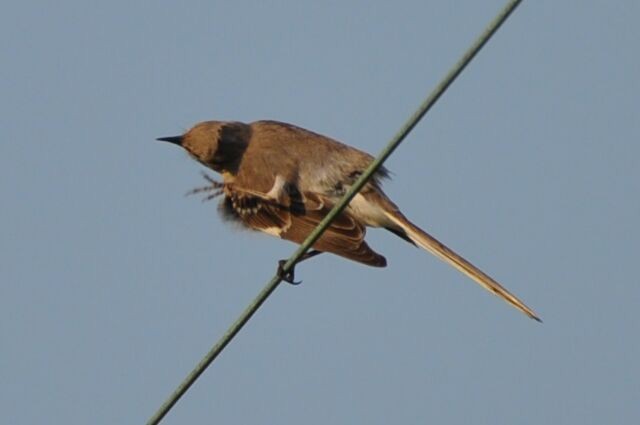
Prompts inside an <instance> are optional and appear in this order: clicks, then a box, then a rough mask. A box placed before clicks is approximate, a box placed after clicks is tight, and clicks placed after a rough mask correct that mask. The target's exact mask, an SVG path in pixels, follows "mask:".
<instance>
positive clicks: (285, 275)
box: [278, 249, 322, 285]
mask: <svg viewBox="0 0 640 425" xmlns="http://www.w3.org/2000/svg"><path fill="white" fill-rule="evenodd" d="M318 254H322V251H317V250H315V249H314V250H313V251H309V252H307V253H306V254H304V255H303V256H302V257H300V259H299V260H298V262H297V263H296V264H294V265H293V266H291V269H290V270H289V271H287V272H285V271H284V265H285V264H286V263H287V260H280V261H278V276H279V277H280V278H281V279H282V280H284V281H285V282H287V283H289V284H291V285H300V284H301V283H302V281H301V280H300V281H298V282H296V281H295V280H294V279H295V267H296V265H297V264H300V263H301V262H303V261H304V260H308V259H309V258H312V257H315V256H316V255H318Z"/></svg>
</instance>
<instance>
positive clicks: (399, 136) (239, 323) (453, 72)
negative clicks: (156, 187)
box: [147, 0, 522, 425]
mask: <svg viewBox="0 0 640 425" xmlns="http://www.w3.org/2000/svg"><path fill="white" fill-rule="evenodd" d="M521 2H522V0H511V1H509V2H508V3H507V5H506V6H504V8H503V9H502V10H501V11H500V12H499V13H498V15H497V16H496V17H495V18H494V19H493V20H492V21H491V22H490V23H489V25H488V26H487V28H486V29H485V30H484V31H483V32H482V34H480V36H479V37H478V38H477V39H476V40H475V41H474V43H473V44H472V45H471V46H470V47H469V49H468V50H467V51H466V52H465V53H464V54H463V55H462V57H461V58H460V59H459V60H458V62H456V64H455V65H454V66H453V67H452V68H451V69H450V70H449V72H448V73H447V74H446V75H445V76H444V78H443V79H442V80H441V81H440V83H438V85H437V86H436V87H435V88H434V89H433V91H432V92H431V93H430V94H429V96H428V97H427V98H426V99H425V100H424V102H423V103H422V104H421V105H420V106H419V107H418V109H417V110H416V112H414V114H413V115H412V116H411V117H409V119H408V120H407V121H406V123H405V124H404V125H403V126H402V127H401V128H400V130H398V132H397V133H396V135H395V136H394V137H393V139H391V141H390V142H389V143H388V144H387V146H386V147H385V148H384V149H383V150H382V151H381V152H380V154H379V155H378V157H377V158H376V159H375V160H374V161H373V162H372V163H371V164H370V165H369V167H367V169H366V170H365V172H364V173H362V175H361V176H360V178H358V180H356V182H355V183H354V184H353V186H351V188H350V189H349V190H348V191H347V193H346V194H345V195H344V196H343V197H342V199H340V201H339V202H338V203H337V204H336V205H335V206H334V207H333V209H332V210H331V211H330V212H329V214H327V216H326V217H325V218H324V219H323V220H322V221H321V222H320V224H318V226H317V227H316V228H315V229H314V230H313V232H311V234H310V235H309V237H307V239H306V240H305V241H304V242H303V243H302V244H301V245H300V247H299V248H298V249H297V250H296V251H295V252H294V253H293V254H292V255H291V257H289V259H288V260H287V262H286V263H285V264H284V265H283V267H282V272H283V273H286V272H288V271H290V270H291V269H292V268H293V266H295V264H296V262H298V260H300V258H301V257H302V256H303V255H304V254H305V253H306V252H307V251H308V250H309V249H310V248H311V246H312V245H313V244H314V243H315V242H316V241H317V240H318V239H319V238H320V236H321V235H322V233H323V232H324V231H325V230H326V229H327V227H329V225H330V224H331V222H332V221H333V220H334V219H335V218H336V216H338V214H340V213H341V212H342V210H344V209H345V208H346V206H347V204H349V202H350V201H351V199H352V198H353V197H354V196H355V195H356V194H357V193H358V192H359V191H360V189H362V188H363V187H364V185H365V184H366V183H367V181H368V180H369V179H370V178H371V176H372V175H373V174H374V173H375V172H376V170H378V169H379V168H380V167H381V166H382V164H383V163H384V161H385V160H386V159H387V158H388V157H389V156H390V155H391V154H392V153H393V151H394V150H395V149H396V148H397V147H398V146H399V145H400V143H402V141H403V140H404V139H405V137H407V135H408V134H409V133H410V132H411V130H412V129H413V128H414V127H415V126H416V125H417V124H418V122H419V121H420V120H421V119H422V117H424V115H425V114H426V113H427V112H428V111H429V110H430V109H431V107H432V106H433V105H434V104H435V103H436V101H437V100H438V99H439V98H440V96H442V94H443V93H444V92H445V91H446V90H447V88H448V87H449V86H450V85H451V83H453V81H454V80H455V79H456V78H457V77H458V75H460V73H461V72H462V71H463V70H464V69H465V67H466V66H467V65H468V64H469V62H471V60H472V59H473V58H474V57H475V56H476V54H477V53H478V52H479V51H480V49H482V47H483V46H484V45H485V44H486V43H487V41H489V39H490V38H491V36H493V34H494V33H495V32H496V31H497V30H498V28H500V26H501V25H502V24H503V23H504V21H506V19H507V18H508V17H509V15H511V12H513V11H514V10H515V8H516V7H518V5H519V4H520V3H521ZM281 281H282V277H281V276H280V275H278V274H276V275H274V276H273V277H272V278H271V280H270V281H269V282H268V283H267V284H266V285H265V287H264V288H263V289H262V291H260V293H259V294H258V295H257V296H256V298H255V299H254V300H253V301H252V302H251V304H249V305H248V306H247V308H246V309H245V310H244V311H243V312H242V314H241V315H240V316H239V317H238V319H237V320H236V321H235V322H234V323H233V324H232V325H231V326H230V327H229V329H227V331H226V332H225V333H224V335H222V337H221V338H220V339H219V340H218V342H216V344H215V345H214V346H213V347H212V348H211V350H210V351H209V352H208V353H207V354H206V355H205V356H204V357H203V358H202V360H200V362H199V363H198V364H197V365H196V367H195V368H194V369H193V370H192V371H191V373H189V375H187V377H186V378H185V379H184V381H182V382H181V383H180V385H178V387H177V388H176V389H175V391H174V392H173V393H172V394H171V395H170V396H169V398H167V400H166V401H165V402H164V403H163V404H162V406H160V408H159V409H158V410H157V411H156V412H155V413H154V415H153V416H152V417H151V418H150V419H149V421H148V422H147V425H155V424H158V423H160V421H161V420H162V418H164V416H165V415H166V414H167V413H168V412H169V411H170V410H171V408H172V407H173V406H174V405H175V404H176V403H177V402H178V400H179V399H180V398H181V397H182V396H183V395H184V394H185V393H186V392H187V391H188V390H189V388H190V387H191V385H193V383H194V382H195V381H196V380H197V379H198V377H199V376H200V375H201V374H202V373H203V372H204V371H205V370H206V369H207V367H209V365H210V364H211V363H212V362H213V361H214V360H215V359H216V358H217V357H218V355H219V354H220V353H221V352H222V350H224V348H225V347H226V346H227V345H228V344H229V343H230V342H231V340H232V339H233V338H234V337H235V336H236V334H237V333H238V332H239V331H240V329H242V327H243V326H244V325H245V324H246V323H247V322H248V321H249V319H251V317H252V316H253V314H254V313H255V312H256V311H257V310H258V309H259V308H260V306H261V305H262V304H263V303H264V302H265V301H266V299H267V298H268V297H269V295H271V293H272V292H273V291H274V290H275V289H276V288H277V287H278V285H279V284H280V282H281Z"/></svg>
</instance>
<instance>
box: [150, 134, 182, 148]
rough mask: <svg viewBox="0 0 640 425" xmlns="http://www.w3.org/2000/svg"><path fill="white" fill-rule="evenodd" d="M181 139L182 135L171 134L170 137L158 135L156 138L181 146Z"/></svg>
mask: <svg viewBox="0 0 640 425" xmlns="http://www.w3.org/2000/svg"><path fill="white" fill-rule="evenodd" d="M182 139H183V136H171V137H158V138H157V139H156V140H159V141H161V142H169V143H173V144H174V145H178V146H182Z"/></svg>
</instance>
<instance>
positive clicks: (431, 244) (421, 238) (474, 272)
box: [386, 211, 542, 322]
mask: <svg viewBox="0 0 640 425" xmlns="http://www.w3.org/2000/svg"><path fill="white" fill-rule="evenodd" d="M386 215H387V217H388V218H389V219H390V220H391V221H392V222H393V223H394V224H395V225H397V226H398V227H399V229H401V230H402V232H404V233H405V235H406V237H407V238H408V239H410V240H411V241H413V242H414V243H415V244H416V245H418V246H419V247H421V248H423V249H425V250H426V251H429V252H430V253H432V254H433V255H435V256H436V257H438V258H440V259H441V260H443V261H444V262H446V263H448V264H450V265H452V266H453V267H455V268H456V269H458V270H460V271H461V272H462V273H464V274H465V275H467V276H469V277H470V278H471V279H473V280H474V281H476V282H477V283H478V284H480V285H481V286H483V287H484V288H485V289H487V290H488V291H490V292H493V293H494V294H495V295H497V296H499V297H500V298H502V299H503V300H505V301H506V302H507V303H509V304H511V305H512V306H514V307H515V308H517V309H518V310H520V311H522V312H523V313H524V314H526V315H527V316H529V317H530V318H532V319H534V320H537V321H538V322H542V320H540V318H539V317H538V316H537V315H536V314H535V313H534V312H533V310H531V309H530V308H529V307H527V306H526V305H525V304H524V303H523V302H522V301H520V300H519V299H518V298H517V297H516V296H515V295H513V294H512V293H510V292H509V291H507V290H506V289H505V288H504V287H503V286H502V285H500V284H499V283H498V282H496V281H495V280H493V279H492V278H491V277H490V276H488V275H487V274H485V273H484V272H483V271H482V270H480V269H479V268H477V267H476V266H474V265H473V264H471V263H470V262H468V261H467V260H465V259H464V258H462V257H461V256H460V255H458V254H456V253H455V252H454V251H452V250H451V249H449V248H448V247H447V246H446V245H444V244H443V243H442V242H440V241H438V240H437V239H436V238H434V237H433V236H431V235H429V234H428V233H427V232H425V231H424V230H422V229H420V228H419V227H418V226H416V225H415V224H413V223H411V222H410V221H409V220H408V219H407V218H406V217H404V216H403V215H402V214H401V213H400V212H398V211H394V212H392V213H391V212H386ZM399 229H394V232H396V233H397V232H398V230H399Z"/></svg>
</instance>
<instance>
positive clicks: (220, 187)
mask: <svg viewBox="0 0 640 425" xmlns="http://www.w3.org/2000/svg"><path fill="white" fill-rule="evenodd" d="M202 177H204V179H205V180H206V181H208V182H209V184H208V185H207V186H202V187H196V188H195V189H192V190H190V191H188V192H187V193H186V195H187V196H189V195H195V194H198V193H202V192H205V193H208V195H207V196H205V197H204V198H202V202H205V201H210V200H212V199H214V198H216V197H218V196H220V195H222V193H223V191H224V183H221V182H219V181H216V180H214V179H213V178H211V177H210V176H208V175H207V174H205V173H204V172H203V173H202Z"/></svg>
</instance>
